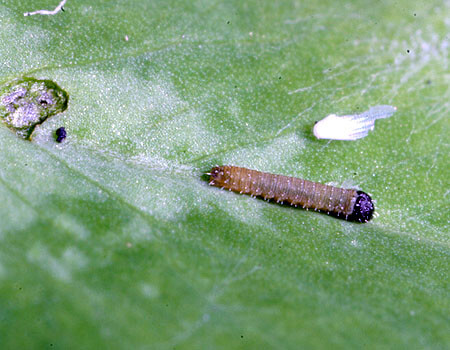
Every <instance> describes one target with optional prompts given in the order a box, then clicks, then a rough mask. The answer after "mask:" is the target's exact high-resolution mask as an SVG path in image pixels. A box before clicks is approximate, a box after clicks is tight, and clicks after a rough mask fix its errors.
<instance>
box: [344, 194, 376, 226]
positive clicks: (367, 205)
mask: <svg viewBox="0 0 450 350" xmlns="http://www.w3.org/2000/svg"><path fill="white" fill-rule="evenodd" d="M357 194H358V197H356V202H355V206H354V207H353V212H352V213H351V214H350V215H349V217H348V219H347V220H349V221H358V222H362V223H364V222H368V221H369V220H371V219H372V217H373V213H374V211H375V206H374V205H373V202H372V198H370V196H369V195H368V194H367V193H365V192H363V191H357Z"/></svg>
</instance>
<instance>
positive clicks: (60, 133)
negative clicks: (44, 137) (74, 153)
mask: <svg viewBox="0 0 450 350" xmlns="http://www.w3.org/2000/svg"><path fill="white" fill-rule="evenodd" d="M55 133H56V142H62V141H63V140H64V139H65V138H66V136H67V132H66V129H65V128H64V127H63V126H61V127H60V128H59V129H57V130H56V132H55Z"/></svg>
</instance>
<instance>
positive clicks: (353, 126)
mask: <svg viewBox="0 0 450 350" xmlns="http://www.w3.org/2000/svg"><path fill="white" fill-rule="evenodd" d="M396 110H397V107H393V106H388V105H381V106H375V107H372V108H370V109H369V110H368V111H366V112H364V113H361V114H354V115H343V116H338V115H335V114H330V115H329V116H327V117H325V118H324V119H322V120H321V121H319V122H317V123H316V124H315V125H314V129H313V133H314V136H315V137H317V138H318V139H330V140H347V141H353V140H357V139H360V138H363V137H366V136H367V135H368V133H369V131H370V130H373V129H374V127H375V120H377V119H383V118H389V117H390V116H391V115H393V114H394V113H395V111H396Z"/></svg>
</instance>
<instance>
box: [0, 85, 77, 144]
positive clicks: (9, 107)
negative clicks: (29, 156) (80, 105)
mask: <svg viewBox="0 0 450 350" xmlns="http://www.w3.org/2000/svg"><path fill="white" fill-rule="evenodd" d="M68 101H69V95H68V94H67V92H66V91H64V90H63V89H61V88H60V87H59V86H58V85H57V84H56V83H55V82H53V81H51V80H39V79H35V78H29V77H23V78H19V79H15V80H13V81H10V82H8V83H7V84H5V85H4V86H2V87H0V120H1V121H2V122H3V123H4V124H5V125H6V126H7V127H8V128H10V129H11V130H13V131H14V132H15V133H16V134H17V136H19V137H22V138H24V139H27V140H31V136H32V133H33V131H34V129H35V128H36V126H37V125H39V124H42V123H43V122H44V121H45V120H46V119H47V118H49V117H51V116H53V115H55V114H58V113H61V112H64V111H65V110H66V109H67V105H68Z"/></svg>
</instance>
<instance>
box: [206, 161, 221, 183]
mask: <svg viewBox="0 0 450 350" xmlns="http://www.w3.org/2000/svg"><path fill="white" fill-rule="evenodd" d="M208 175H209V184H210V185H212V186H219V185H221V184H222V181H221V179H222V177H223V167H220V166H215V167H213V168H212V169H211V170H210V171H209V173H208Z"/></svg>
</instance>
